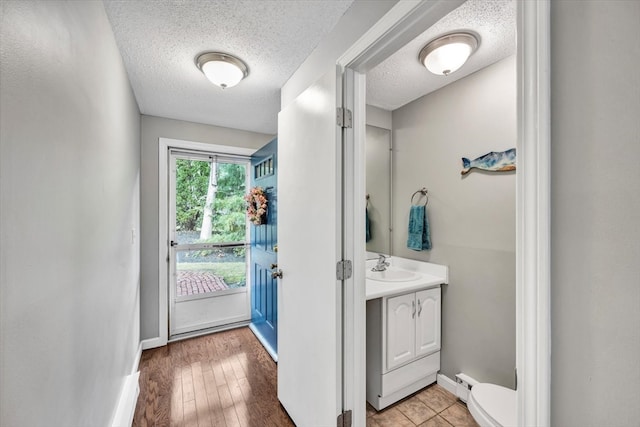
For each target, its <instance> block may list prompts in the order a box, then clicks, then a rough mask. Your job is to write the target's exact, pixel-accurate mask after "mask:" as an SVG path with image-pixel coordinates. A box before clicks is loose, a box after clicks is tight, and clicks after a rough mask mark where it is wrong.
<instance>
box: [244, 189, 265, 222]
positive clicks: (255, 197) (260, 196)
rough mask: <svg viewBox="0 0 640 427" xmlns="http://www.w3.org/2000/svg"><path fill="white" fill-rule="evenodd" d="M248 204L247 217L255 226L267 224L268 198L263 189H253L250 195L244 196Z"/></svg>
mask: <svg viewBox="0 0 640 427" xmlns="http://www.w3.org/2000/svg"><path fill="white" fill-rule="evenodd" d="M244 200H245V202H247V217H248V218H249V221H251V222H252V223H253V224H254V225H261V224H265V223H266V222H267V217H266V213H267V203H268V200H267V196H266V194H265V193H264V190H263V189H262V187H253V188H252V189H251V190H249V194H247V195H245V196H244Z"/></svg>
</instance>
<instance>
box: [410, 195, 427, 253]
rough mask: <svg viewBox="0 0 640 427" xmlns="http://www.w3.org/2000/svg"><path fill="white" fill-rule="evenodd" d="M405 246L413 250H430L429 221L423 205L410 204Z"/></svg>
mask: <svg viewBox="0 0 640 427" xmlns="http://www.w3.org/2000/svg"><path fill="white" fill-rule="evenodd" d="M407 247H408V248H409V249H413V250H414V251H421V250H424V249H426V250H431V235H430V231H429V221H428V219H427V210H426V208H425V207H424V206H411V211H410V212H409V238H408V239H407Z"/></svg>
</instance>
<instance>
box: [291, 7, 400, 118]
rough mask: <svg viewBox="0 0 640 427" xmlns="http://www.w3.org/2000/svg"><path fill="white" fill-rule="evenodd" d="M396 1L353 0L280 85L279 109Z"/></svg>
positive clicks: (322, 71)
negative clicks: (326, 33)
mask: <svg viewBox="0 0 640 427" xmlns="http://www.w3.org/2000/svg"><path fill="white" fill-rule="evenodd" d="M397 2H398V0H355V1H354V2H353V4H352V5H351V6H350V7H349V9H347V12H346V13H345V14H344V15H343V16H342V18H340V21H338V23H337V24H336V26H335V27H334V28H333V30H332V31H331V32H330V33H329V34H328V35H327V36H326V37H325V38H324V39H323V40H322V41H321V42H320V44H318V46H317V47H316V48H315V49H314V50H313V52H311V54H310V55H309V56H308V57H307V59H305V61H304V62H303V63H302V64H301V65H300V67H298V69H297V70H296V72H295V73H293V75H292V76H291V78H289V80H288V81H287V82H286V83H285V85H284V86H282V92H281V94H280V104H281V107H282V109H284V108H285V107H286V106H287V105H289V104H290V103H291V102H292V101H293V100H294V99H295V98H296V97H297V96H298V95H300V94H301V93H302V92H303V91H304V90H305V89H306V88H308V87H309V86H311V84H312V83H313V82H315V81H316V80H317V79H319V78H320V77H321V76H322V73H324V72H326V70H327V67H329V66H330V65H331V64H336V63H337V61H338V58H340V56H342V55H343V54H344V53H345V51H346V50H347V49H348V48H349V47H351V46H352V45H353V44H354V43H355V42H356V41H357V40H358V39H359V38H360V37H361V36H362V35H363V34H364V33H365V32H366V31H367V30H369V28H371V26H373V24H375V23H376V22H377V21H378V20H379V19H380V18H381V17H382V16H384V14H385V13H387V12H388V11H389V9H391V8H392V7H393V6H394V5H395V4H396V3H397Z"/></svg>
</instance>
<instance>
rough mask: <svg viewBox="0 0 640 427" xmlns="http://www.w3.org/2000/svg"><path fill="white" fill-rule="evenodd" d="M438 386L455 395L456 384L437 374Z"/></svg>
mask: <svg viewBox="0 0 640 427" xmlns="http://www.w3.org/2000/svg"><path fill="white" fill-rule="evenodd" d="M438 385H439V386H440V387H442V388H444V389H445V390H447V391H448V392H450V393H453V394H454V395H455V394H456V382H455V381H454V380H452V379H451V378H449V377H447V376H445V375H443V374H438Z"/></svg>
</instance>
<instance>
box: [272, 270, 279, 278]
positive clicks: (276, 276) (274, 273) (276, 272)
mask: <svg viewBox="0 0 640 427" xmlns="http://www.w3.org/2000/svg"><path fill="white" fill-rule="evenodd" d="M271 278H272V279H276V278H277V279H282V270H280V269H278V270H277V271H274V272H273V273H271Z"/></svg>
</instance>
